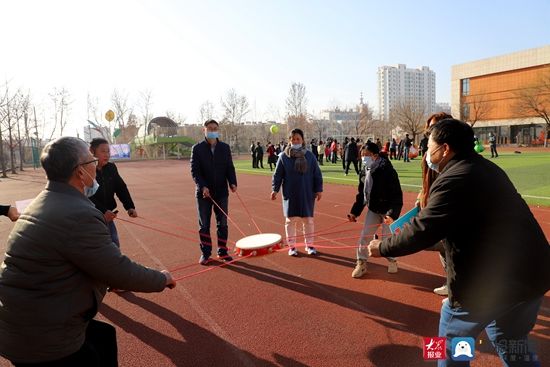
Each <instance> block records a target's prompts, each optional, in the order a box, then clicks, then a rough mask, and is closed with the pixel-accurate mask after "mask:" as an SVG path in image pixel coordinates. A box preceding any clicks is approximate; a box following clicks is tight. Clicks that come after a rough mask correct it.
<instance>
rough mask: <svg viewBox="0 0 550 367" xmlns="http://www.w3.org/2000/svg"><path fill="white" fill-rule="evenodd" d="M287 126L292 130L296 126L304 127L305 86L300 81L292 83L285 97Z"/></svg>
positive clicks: (305, 117)
mask: <svg viewBox="0 0 550 367" xmlns="http://www.w3.org/2000/svg"><path fill="white" fill-rule="evenodd" d="M286 112H287V117H286V120H287V128H288V130H292V129H294V128H296V127H301V128H302V129H305V128H306V125H307V123H308V120H307V97H306V86H305V85H303V84H302V83H292V85H291V86H290V90H289V91H288V97H287V98H286Z"/></svg>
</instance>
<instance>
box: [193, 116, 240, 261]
mask: <svg viewBox="0 0 550 367" xmlns="http://www.w3.org/2000/svg"><path fill="white" fill-rule="evenodd" d="M218 128H219V124H218V122H217V121H216V120H208V121H206V122H205V123H204V134H205V139H204V140H203V141H202V142H200V143H198V144H195V145H193V148H192V149H191V162H190V163H191V176H192V177H193V181H195V185H196V190H195V195H196V197H197V208H198V212H199V227H200V229H199V237H200V241H201V242H200V248H201V252H202V255H201V257H200V260H199V263H200V264H201V265H206V264H207V263H208V262H209V261H210V256H211V254H212V240H211V237H210V218H211V216H212V209H214V214H215V215H216V225H217V229H218V232H217V237H218V257H219V258H220V259H221V260H223V261H231V260H233V259H232V258H231V256H229V255H228V253H227V238H228V229H227V217H226V216H225V214H224V213H223V212H222V211H221V210H220V208H221V209H222V210H223V211H224V212H225V213H226V214H228V213H229V212H228V206H229V189H228V185H229V187H230V188H231V191H232V192H236V191H237V175H236V174H235V166H234V165H233V158H232V157H231V149H230V148H229V145H227V144H226V143H224V142H222V141H219V140H218V138H219V132H218ZM214 201H215V202H216V204H218V205H219V206H220V208H218V206H217V205H215V204H214Z"/></svg>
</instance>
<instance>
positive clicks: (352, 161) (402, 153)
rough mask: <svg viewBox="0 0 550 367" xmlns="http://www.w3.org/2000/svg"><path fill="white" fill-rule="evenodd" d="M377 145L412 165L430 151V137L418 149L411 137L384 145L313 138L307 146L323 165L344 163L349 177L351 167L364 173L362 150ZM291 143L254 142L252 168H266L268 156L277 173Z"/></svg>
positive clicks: (345, 138)
mask: <svg viewBox="0 0 550 367" xmlns="http://www.w3.org/2000/svg"><path fill="white" fill-rule="evenodd" d="M369 142H370V143H374V144H376V145H377V146H378V149H379V151H380V153H381V154H382V155H385V156H387V157H388V158H389V159H390V160H394V159H395V160H403V161H404V162H410V160H411V159H412V158H414V157H416V156H418V155H420V156H421V157H422V156H424V154H425V153H426V151H427V149H428V138H427V136H426V135H424V136H423V138H422V140H421V141H420V144H419V146H418V149H417V148H416V147H415V146H414V141H413V139H411V138H410V137H409V134H405V137H403V138H402V139H399V141H398V140H397V139H396V138H392V140H391V141H389V140H388V141H386V143H385V144H382V142H381V141H380V139H379V138H376V141H372V140H371V139H367V141H366V142H365V141H364V140H363V139H361V138H359V137H358V138H354V137H344V140H343V141H341V142H339V141H338V140H337V139H335V138H332V137H329V138H327V139H326V140H325V141H323V140H317V139H311V140H310V142H309V144H306V149H308V150H309V151H310V152H311V153H313V156H314V157H315V160H317V162H318V163H319V165H321V166H322V165H324V164H325V163H332V164H337V163H338V162H339V161H341V162H342V170H343V171H344V174H345V175H346V176H347V175H348V173H349V169H350V167H351V165H353V168H354V170H355V173H356V174H358V175H359V172H360V170H361V165H362V164H361V159H360V158H361V153H360V152H361V148H362V147H363V146H364V145H365V144H366V143H369ZM287 145H288V142H286V141H284V140H281V141H280V142H279V143H275V144H273V143H272V142H271V141H268V142H267V144H266V145H265V148H264V146H263V145H262V143H261V142H259V141H258V142H254V141H253V142H251V144H250V148H249V152H250V156H251V158H252V168H260V169H263V168H264V154H267V163H268V164H269V169H270V170H271V171H273V169H274V168H275V165H276V163H277V159H278V157H279V155H280V154H281V152H283V151H284V150H285V148H286V147H287Z"/></svg>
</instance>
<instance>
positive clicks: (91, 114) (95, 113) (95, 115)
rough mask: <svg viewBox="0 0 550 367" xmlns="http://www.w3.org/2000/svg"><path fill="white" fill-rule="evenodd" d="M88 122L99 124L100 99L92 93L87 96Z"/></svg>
mask: <svg viewBox="0 0 550 367" xmlns="http://www.w3.org/2000/svg"><path fill="white" fill-rule="evenodd" d="M86 103H87V111H88V120H93V121H95V122H99V99H98V98H97V97H93V96H92V95H91V94H90V92H88V95H87V96H86Z"/></svg>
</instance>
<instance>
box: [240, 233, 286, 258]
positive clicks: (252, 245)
mask: <svg viewBox="0 0 550 367" xmlns="http://www.w3.org/2000/svg"><path fill="white" fill-rule="evenodd" d="M283 247H284V245H283V241H282V236H281V235H280V234H277V233H261V234H255V235H252V236H247V237H243V238H241V239H240V240H238V241H237V243H236V244H235V253H236V254H237V255H239V256H248V255H251V256H260V255H266V254H270V253H272V252H273V251H275V250H278V249H280V248H283Z"/></svg>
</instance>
